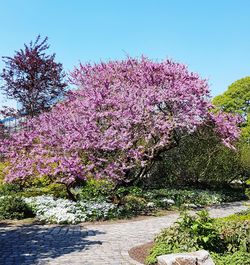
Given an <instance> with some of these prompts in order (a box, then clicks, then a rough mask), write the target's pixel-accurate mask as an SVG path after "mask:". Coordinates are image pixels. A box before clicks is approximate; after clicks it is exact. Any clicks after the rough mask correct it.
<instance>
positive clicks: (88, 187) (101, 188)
mask: <svg viewBox="0 0 250 265" xmlns="http://www.w3.org/2000/svg"><path fill="white" fill-rule="evenodd" d="M112 191H113V184H112V183H111V182H110V181H107V180H95V179H88V180H87V181H86V183H85V185H84V186H83V187H78V188H76V189H75V191H74V193H75V195H76V197H77V198H78V199H79V200H83V201H105V200H107V198H108V197H110V196H111V194H112Z"/></svg>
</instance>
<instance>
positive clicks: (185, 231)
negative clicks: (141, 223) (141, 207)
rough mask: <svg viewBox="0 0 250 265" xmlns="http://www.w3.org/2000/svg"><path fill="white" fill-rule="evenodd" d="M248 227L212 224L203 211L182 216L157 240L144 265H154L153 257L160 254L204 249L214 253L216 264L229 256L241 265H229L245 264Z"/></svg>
mask: <svg viewBox="0 0 250 265" xmlns="http://www.w3.org/2000/svg"><path fill="white" fill-rule="evenodd" d="M249 224H250V222H249V221H241V222H222V221H221V220H220V221H219V222H215V221H214V220H213V219H211V218H209V216H208V213H207V212H206V211H201V212H199V213H197V216H196V217H194V216H190V215H188V214H187V213H184V214H183V215H182V216H181V218H180V219H178V221H177V222H176V223H175V225H174V226H172V227H170V228H167V229H165V230H163V231H162V232H161V233H160V234H159V235H158V236H157V237H156V239H155V244H154V246H153V248H152V250H151V252H150V255H149V257H148V258H147V263H149V264H153V263H155V262H156V257H157V256H159V255H163V254H168V253H176V252H188V251H195V250H199V249H206V250H208V251H210V252H211V253H214V254H213V256H214V257H215V260H216V261H217V260H218V264H223V265H224V264H227V263H223V262H226V261H227V260H229V259H230V257H231V258H232V260H234V261H236V260H243V263H229V264H234V265H235V264H248V263H244V262H246V260H247V258H249V252H250V236H249V233H250V225H249ZM248 261H249V260H248ZM219 262H220V263H219ZM216 264H217V263H216Z"/></svg>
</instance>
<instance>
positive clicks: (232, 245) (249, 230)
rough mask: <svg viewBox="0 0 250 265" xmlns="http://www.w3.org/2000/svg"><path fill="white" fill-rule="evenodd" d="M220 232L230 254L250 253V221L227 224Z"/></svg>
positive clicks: (220, 228)
mask: <svg viewBox="0 0 250 265" xmlns="http://www.w3.org/2000/svg"><path fill="white" fill-rule="evenodd" d="M218 230H219V232H220V234H221V237H222V239H223V241H224V242H225V244H226V246H227V251H228V252H231V253H234V252H236V251H244V252H250V221H241V222H237V221H231V222H227V223H224V224H223V225H221V226H219V228H218Z"/></svg>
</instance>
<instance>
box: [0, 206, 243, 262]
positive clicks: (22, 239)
mask: <svg viewBox="0 0 250 265" xmlns="http://www.w3.org/2000/svg"><path fill="white" fill-rule="evenodd" d="M246 208H247V207H246V206H243V204H242V203H241V202H236V203H231V204H225V205H223V206H217V207H212V208H210V209H209V211H210V214H211V216H213V217H223V216H227V215H230V214H232V213H235V212H238V211H240V210H243V209H246ZM177 217H178V214H175V213H170V214H169V215H167V216H164V217H152V218H149V219H146V220H141V221H131V222H125V223H115V224H101V225H87V226H80V225H76V226H55V225H54V226H51V225H50V226H49V225H44V226H42V225H27V226H21V227H13V226H10V227H0V264H1V265H35V264H37V265H43V264H46V265H47V264H48V265H80V264H81V265H121V264H126V265H128V264H139V263H137V262H135V261H133V260H132V259H130V257H129V256H128V250H129V249H130V248H132V247H134V246H136V245H140V244H144V243H146V242H149V241H152V239H153V238H154V235H155V234H157V233H159V232H160V230H161V229H162V228H164V227H167V226H170V225H171V224H173V223H174V221H175V220H176V219H177Z"/></svg>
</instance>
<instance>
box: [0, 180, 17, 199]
mask: <svg viewBox="0 0 250 265" xmlns="http://www.w3.org/2000/svg"><path fill="white" fill-rule="evenodd" d="M20 191H21V187H20V186H19V185H17V184H14V183H3V184H0V196H9V195H15V194H17V193H19V192H20Z"/></svg>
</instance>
